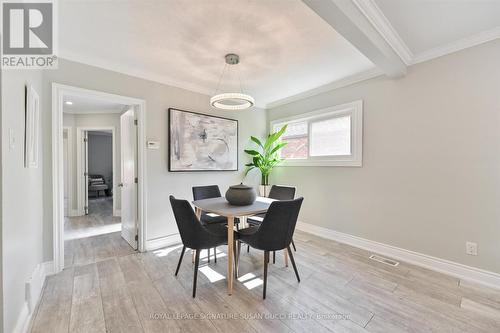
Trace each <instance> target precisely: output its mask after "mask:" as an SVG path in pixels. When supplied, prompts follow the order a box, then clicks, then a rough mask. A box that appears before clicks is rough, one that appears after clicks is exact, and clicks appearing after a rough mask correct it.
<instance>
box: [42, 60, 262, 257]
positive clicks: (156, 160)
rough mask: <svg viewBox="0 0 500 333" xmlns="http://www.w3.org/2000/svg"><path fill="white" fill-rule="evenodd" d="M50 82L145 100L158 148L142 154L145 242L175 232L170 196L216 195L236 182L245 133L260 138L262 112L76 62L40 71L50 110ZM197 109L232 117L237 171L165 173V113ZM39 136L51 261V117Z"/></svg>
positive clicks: (148, 128) (255, 181)
mask: <svg viewBox="0 0 500 333" xmlns="http://www.w3.org/2000/svg"><path fill="white" fill-rule="evenodd" d="M52 82H57V83H62V84H68V85H73V86H78V87H82V88H87V89H93V90H99V91H104V92H108V93H114V94H118V95H124V96H130V97H136V98H141V99H144V100H146V109H147V111H146V123H147V124H146V136H147V139H149V140H157V141H159V142H160V149H159V150H147V154H146V159H147V170H146V172H147V184H146V189H147V193H146V194H147V198H148V204H147V207H146V209H147V238H148V239H149V240H151V239H156V238H160V237H165V236H168V235H172V234H175V233H177V232H178V231H177V226H176V224H175V222H174V219H173V214H172V211H171V208H170V204H169V202H168V196H169V195H170V194H173V195H175V196H178V197H181V198H187V199H191V198H192V193H191V186H193V185H200V184H219V185H220V186H221V191H225V190H226V189H227V187H228V186H229V185H232V184H237V183H239V182H240V181H241V179H242V176H243V168H244V163H245V162H246V157H245V156H244V153H243V149H244V148H245V147H246V146H247V145H248V144H249V137H250V135H257V136H264V135H265V131H266V115H265V111H264V110H259V109H256V108H255V109H251V110H245V111H217V112H215V111H214V110H213V109H212V108H211V107H210V106H209V96H206V95H202V94H198V93H193V92H190V91H187V90H184V89H179V88H175V87H170V86H166V85H163V84H159V83H155V82H151V81H147V80H143V79H139V78H134V77H130V76H127V75H123V74H119V73H116V72H112V71H107V70H103V69H99V68H96V67H91V66H87V65H83V64H79V63H75V62H70V61H65V60H60V62H59V69H57V70H47V71H45V72H44V97H45V98H44V102H43V103H44V104H43V106H44V107H45V108H46V109H47V110H50V108H51V89H52ZM169 107H176V108H179V109H185V110H191V111H197V112H202V113H209V114H217V115H220V116H225V117H230V118H236V119H238V120H239V148H240V158H239V167H240V170H239V171H235V172H227V171H226V172H194V173H175V174H174V173H170V172H168V169H167V136H168V130H167V109H168V108H169ZM42 122H43V135H44V137H45V138H47V139H46V140H48V142H49V144H47V145H44V147H43V154H44V156H46V158H45V160H44V207H46V208H47V209H46V210H45V213H44V258H45V259H46V260H51V259H52V254H53V253H52V210H51V207H52V174H51V173H52V171H51V169H52V166H51V158H52V157H51V156H52V152H51V146H50V135H51V118H50V113H49V112H46V113H44V114H42ZM247 180H248V181H249V182H250V183H253V184H258V177H249V178H248V179H247Z"/></svg>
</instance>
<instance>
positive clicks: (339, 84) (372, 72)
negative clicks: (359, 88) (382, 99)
mask: <svg viewBox="0 0 500 333" xmlns="http://www.w3.org/2000/svg"><path fill="white" fill-rule="evenodd" d="M383 74H384V73H383V72H382V71H381V70H380V69H378V68H376V67H374V68H372V69H369V70H366V71H364V72H360V73H357V74H354V75H351V76H348V77H346V78H343V79H340V80H337V81H333V82H331V83H328V84H325V85H322V86H319V87H317V88H314V89H311V90H307V91H304V92H301V93H299V94H296V95H292V96H289V97H286V98H283V99H279V100H276V101H274V102H271V103H268V104H266V109H272V108H276V107H278V106H282V105H285V104H288V103H292V102H295V101H298V100H301V99H304V98H308V97H312V96H316V95H319V94H321V93H324V92H328V91H331V90H335V89H339V88H343V87H347V86H350V85H352V84H355V83H358V82H361V81H365V80H368V79H371V78H374V77H377V76H380V75H383Z"/></svg>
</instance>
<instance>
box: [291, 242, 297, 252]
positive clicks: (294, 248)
mask: <svg viewBox="0 0 500 333" xmlns="http://www.w3.org/2000/svg"><path fill="white" fill-rule="evenodd" d="M292 246H293V250H294V251H295V252H297V248H296V247H295V243H294V242H293V239H292Z"/></svg>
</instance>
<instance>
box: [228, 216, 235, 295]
mask: <svg viewBox="0 0 500 333" xmlns="http://www.w3.org/2000/svg"><path fill="white" fill-rule="evenodd" d="M233 261H234V216H228V217H227V294H228V295H231V294H232V293H233V281H234V275H233V274H234V273H233Z"/></svg>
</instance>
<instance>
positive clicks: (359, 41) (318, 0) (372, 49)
mask: <svg viewBox="0 0 500 333" xmlns="http://www.w3.org/2000/svg"><path fill="white" fill-rule="evenodd" d="M302 1H303V2H304V3H305V4H306V5H307V6H308V7H309V8H311V9H312V10H313V11H314V12H316V14H318V15H319V16H320V17H321V18H323V20H325V21H326V22H327V23H328V24H329V25H330V26H331V27H332V28H333V29H335V31H337V32H338V33H339V34H341V35H342V36H343V37H344V38H345V39H347V40H348V41H349V42H350V43H351V44H352V45H354V47H356V48H357V49H358V50H359V51H360V52H361V53H363V54H364V55H365V56H366V57H367V58H368V59H370V61H371V62H373V63H374V64H375V66H377V67H378V68H379V69H380V70H382V71H383V72H384V73H385V74H386V75H387V76H389V77H401V76H404V75H406V67H407V66H406V64H405V63H404V61H403V60H402V59H401V57H400V56H399V55H398V54H397V53H396V52H395V51H394V49H393V48H392V47H391V45H390V44H389V43H388V42H387V40H386V38H384V36H382V35H381V34H380V33H379V31H378V30H377V29H376V28H375V27H374V26H373V24H372V23H371V22H370V20H369V18H367V16H365V14H364V13H363V11H362V10H361V8H360V7H359V6H358V5H357V0H302Z"/></svg>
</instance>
